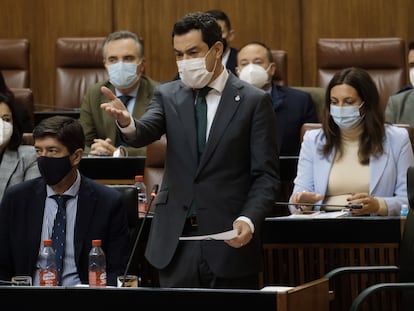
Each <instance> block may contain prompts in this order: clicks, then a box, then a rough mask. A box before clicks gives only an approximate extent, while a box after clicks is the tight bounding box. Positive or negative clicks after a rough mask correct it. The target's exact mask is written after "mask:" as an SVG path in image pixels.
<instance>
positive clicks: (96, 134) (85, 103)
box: [80, 76, 158, 156]
mask: <svg viewBox="0 0 414 311" xmlns="http://www.w3.org/2000/svg"><path fill="white" fill-rule="evenodd" d="M157 84H158V82H156V81H154V80H152V79H150V78H148V77H146V76H142V77H141V84H140V86H139V90H138V94H137V97H136V99H135V106H134V111H133V116H134V117H135V118H139V117H141V116H142V115H143V113H144V111H145V110H146V109H147V106H148V103H149V102H150V100H151V98H152V94H153V92H154V88H155V86H156V85H157ZM102 86H106V87H108V88H109V89H110V90H111V91H112V92H114V93H115V87H114V86H113V85H112V84H111V83H110V82H109V81H108V80H107V81H101V82H98V83H96V84H94V85H92V86H91V87H90V88H89V89H88V90H87V92H86V94H85V96H84V98H83V100H82V105H81V110H80V123H81V125H82V127H83V131H84V133H85V144H86V146H85V152H86V153H88V152H89V151H90V146H91V144H92V143H93V140H94V139H95V138H101V139H105V138H107V137H109V138H110V139H111V140H112V142H113V143H114V144H115V142H116V141H117V131H116V124H115V122H114V120H113V119H112V117H110V116H109V115H108V114H107V113H106V112H105V111H103V110H102V108H101V107H100V105H101V104H102V103H105V102H107V101H108V98H106V96H105V95H103V94H102V92H101V87H102ZM127 150H128V155H130V156H137V155H145V154H146V148H140V149H136V148H127Z"/></svg>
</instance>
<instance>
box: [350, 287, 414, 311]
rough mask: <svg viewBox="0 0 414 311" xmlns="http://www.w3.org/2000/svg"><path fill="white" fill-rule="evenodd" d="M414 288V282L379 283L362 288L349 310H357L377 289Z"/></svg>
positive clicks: (401, 289)
mask: <svg viewBox="0 0 414 311" xmlns="http://www.w3.org/2000/svg"><path fill="white" fill-rule="evenodd" d="M409 289H411V290H414V283H412V282H408V283H379V284H375V285H372V286H369V287H367V288H366V289H364V290H363V291H362V292H361V293H359V295H358V296H357V297H356V298H355V299H354V301H353V302H352V305H351V307H350V309H349V310H350V311H357V310H359V309H360V308H361V307H362V304H363V302H364V301H365V300H366V299H367V298H368V297H370V296H371V295H373V294H374V293H376V292H379V291H383V290H384V291H404V290H409Z"/></svg>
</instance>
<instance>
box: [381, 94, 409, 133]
mask: <svg viewBox="0 0 414 311" xmlns="http://www.w3.org/2000/svg"><path fill="white" fill-rule="evenodd" d="M385 120H386V121H388V122H391V123H397V124H398V123H403V124H410V125H411V126H413V127H414V89H411V90H407V91H405V92H402V93H398V94H394V95H392V96H390V98H389V99H388V103H387V107H386V109H385Z"/></svg>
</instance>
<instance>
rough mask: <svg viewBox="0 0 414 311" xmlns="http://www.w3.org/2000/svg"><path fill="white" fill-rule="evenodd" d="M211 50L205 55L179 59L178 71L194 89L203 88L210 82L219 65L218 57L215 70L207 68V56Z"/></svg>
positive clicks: (182, 79)
mask: <svg viewBox="0 0 414 311" xmlns="http://www.w3.org/2000/svg"><path fill="white" fill-rule="evenodd" d="M210 51H211V49H210V50H209V51H208V52H207V54H206V55H205V56H204V57H199V58H193V59H183V60H177V67H178V73H179V75H180V79H181V81H183V83H184V84H185V85H187V86H189V87H191V88H193V89H201V88H203V87H205V86H206V85H207V84H208V83H209V82H210V80H211V78H212V77H213V74H214V70H216V65H217V59H216V62H215V63H214V68H213V71H211V72H210V71H208V70H207V65H206V57H207V55H208V53H210Z"/></svg>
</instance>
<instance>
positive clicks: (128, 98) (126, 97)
mask: <svg viewBox="0 0 414 311" xmlns="http://www.w3.org/2000/svg"><path fill="white" fill-rule="evenodd" d="M118 98H119V99H120V100H121V102H122V103H123V104H124V105H125V106H126V105H128V102H129V100H130V99H131V98H132V96H129V95H121V96H118Z"/></svg>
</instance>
